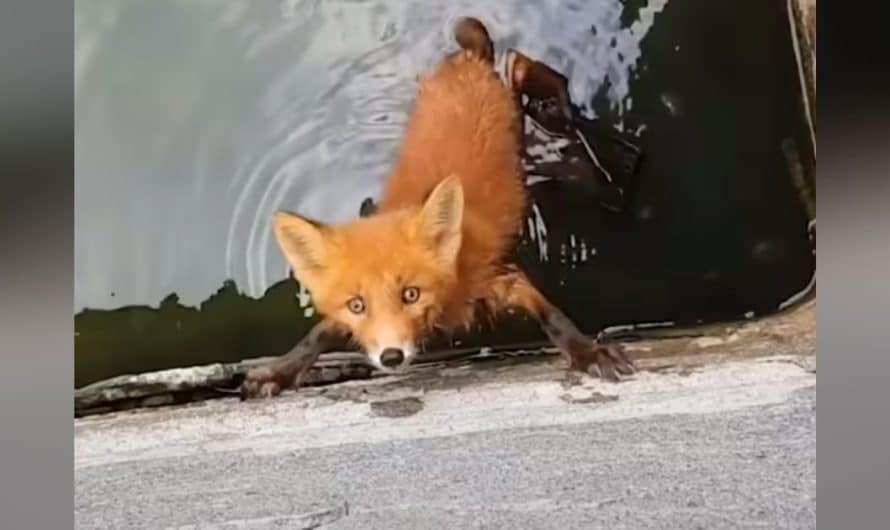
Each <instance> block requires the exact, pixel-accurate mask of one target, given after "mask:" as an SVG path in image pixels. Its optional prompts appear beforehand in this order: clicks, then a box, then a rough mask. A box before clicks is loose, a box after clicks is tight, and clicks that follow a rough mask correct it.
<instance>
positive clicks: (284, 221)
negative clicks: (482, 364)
mask: <svg viewBox="0 0 890 530" xmlns="http://www.w3.org/2000/svg"><path fill="white" fill-rule="evenodd" d="M482 31H484V29H483V30H482ZM458 36H459V37H460V34H459V35H458ZM485 38H486V39H487V34H485ZM490 59H491V58H490V57H486V56H485V54H480V53H474V52H473V51H472V50H469V49H464V50H461V51H460V52H458V53H455V54H453V55H450V56H448V57H446V58H445V59H444V60H443V61H442V62H440V63H439V64H438V66H437V67H436V68H435V69H434V70H433V72H431V73H430V74H429V75H428V76H426V77H423V78H422V79H420V81H419V83H420V86H419V91H418V97H417V100H416V102H415V105H414V108H413V110H412V113H411V116H410V118H409V120H408V123H407V126H406V130H405V134H404V138H403V143H402V147H401V150H400V153H399V156H398V159H397V161H396V163H395V165H394V167H393V169H392V172H391V173H390V175H389V178H388V179H387V182H386V186H385V189H384V193H383V197H382V199H381V201H380V205H379V208H378V211H377V213H376V214H375V215H373V216H371V217H367V218H360V219H356V220H354V221H351V222H348V223H345V224H342V225H338V226H330V225H324V224H322V223H319V222H317V221H313V220H310V219H306V218H305V217H301V216H298V215H295V214H290V213H279V214H277V216H276V217H275V219H274V222H273V228H274V231H275V235H276V238H277V240H278V242H279V245H280V246H281V249H282V251H283V253H284V255H285V257H286V258H287V260H288V262H289V263H290V264H291V266H292V268H293V271H294V276H295V277H296V278H297V280H299V281H300V283H302V284H303V285H304V286H305V287H306V288H307V289H308V290H309V291H310V292H311V294H312V299H313V302H314V304H315V306H316V308H317V309H318V311H319V312H320V313H321V314H323V315H325V316H326V317H327V318H330V319H333V320H335V321H337V322H339V323H340V324H342V325H344V326H346V327H348V328H349V329H350V330H351V331H352V335H353V337H354V339H355V340H356V341H357V342H359V343H360V344H361V345H362V346H364V348H365V350H366V352H367V354H368V356H369V358H370V360H371V361H372V362H373V363H374V364H375V365H377V367H378V368H381V369H384V370H386V369H388V368H392V367H395V366H401V365H402V364H407V363H408V362H410V360H411V358H413V357H414V355H415V354H416V351H417V348H418V345H419V343H421V342H422V341H423V339H424V337H425V336H426V335H427V333H429V332H430V331H431V330H432V329H433V328H444V329H451V328H454V327H457V326H461V325H468V324H470V323H471V322H472V319H473V315H474V311H473V309H474V305H475V302H476V300H477V299H478V298H481V297H483V294H482V293H483V292H484V289H485V287H486V284H487V282H488V281H489V280H490V279H491V278H493V277H494V276H496V275H497V274H498V273H499V272H500V271H501V269H502V268H503V260H504V257H505V256H506V254H507V252H509V250H510V249H511V248H512V245H514V244H515V239H516V237H517V235H518V233H519V230H520V227H521V222H522V218H523V213H524V209H525V204H526V195H525V186H524V179H523V173H522V165H521V161H520V146H521V143H520V141H521V138H520V131H521V128H520V121H519V120H520V119H521V115H520V112H519V109H518V107H517V105H516V101H515V99H514V96H513V93H512V92H511V91H510V89H509V88H508V87H507V86H506V85H505V84H504V83H503V82H502V81H501V80H500V78H499V77H498V75H497V73H496V72H495V71H494V69H493V67H492V64H491V62H490ZM397 353H400V354H401V355H397Z"/></svg>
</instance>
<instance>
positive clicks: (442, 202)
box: [272, 177, 464, 371]
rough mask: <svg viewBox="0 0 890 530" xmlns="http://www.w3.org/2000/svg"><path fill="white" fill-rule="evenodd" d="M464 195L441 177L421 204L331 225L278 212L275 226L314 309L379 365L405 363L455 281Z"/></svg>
mask: <svg viewBox="0 0 890 530" xmlns="http://www.w3.org/2000/svg"><path fill="white" fill-rule="evenodd" d="M463 206H464V198H463V189H462V187H461V185H460V181H459V180H458V179H457V178H456V177H449V178H446V179H444V180H443V181H441V182H440V183H439V184H438V185H437V186H436V188H435V189H434V190H433V191H432V193H431V194H430V195H429V197H428V198H427V200H426V201H425V202H424V204H423V205H421V206H419V207H415V208H405V209H402V210H395V211H389V212H384V213H380V214H378V215H374V216H371V217H367V218H362V219H358V220H355V221H352V222H350V223H346V224H343V225H338V226H331V225H326V224H322V223H319V222H317V221H313V220H310V219H307V218H305V217H301V216H299V215H296V214H292V213H286V212H279V213H278V214H276V216H275V218H274V220H273V222H272V225H273V230H274V233H275V237H276V239H277V240H278V244H279V246H280V247H281V250H282V252H283V253H284V256H285V258H286V259H287V261H288V262H289V263H290V265H291V267H292V269H293V274H294V277H295V278H296V279H297V281H299V282H300V283H301V284H302V285H303V286H304V287H305V288H306V289H307V290H308V291H309V292H310V293H311V295H312V300H313V303H314V305H315V308H316V309H317V310H318V312H319V313H321V314H322V315H324V316H325V317H327V318H330V319H333V320H336V321H338V322H339V323H341V324H343V325H345V326H346V327H348V328H349V329H350V330H351V331H352V336H353V339H354V340H355V341H357V342H358V343H359V344H360V345H361V346H363V347H364V350H365V352H366V354H367V355H368V358H369V360H370V361H371V363H373V364H374V365H375V366H376V367H378V368H380V369H381V370H383V371H394V370H397V369H399V368H402V367H404V366H406V365H407V364H409V363H410V362H411V360H412V359H413V358H414V356H415V355H416V353H417V350H418V343H419V342H420V341H421V340H422V339H423V336H424V335H425V334H426V332H427V331H428V330H429V329H430V328H431V327H432V326H433V324H434V322H435V321H436V319H437V318H438V317H439V316H440V314H441V312H442V309H443V307H444V306H445V304H447V302H448V297H449V295H450V293H451V292H453V290H454V286H455V284H456V281H457V257H458V253H459V251H460V247H461V235H462V225H463V210H464V208H463Z"/></svg>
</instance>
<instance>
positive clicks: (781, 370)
mask: <svg viewBox="0 0 890 530" xmlns="http://www.w3.org/2000/svg"><path fill="white" fill-rule="evenodd" d="M814 362H815V358H814V355H813V351H812V350H810V351H808V352H804V353H803V354H793V355H782V356H773V357H755V358H743V359H734V360H726V359H724V360H711V361H708V362H702V363H700V364H698V365H693V364H688V363H685V362H678V363H676V364H673V365H671V364H666V365H665V364H664V363H662V368H660V369H658V370H657V371H643V372H641V373H639V374H637V375H636V376H635V377H634V378H633V379H632V380H630V381H626V382H623V383H620V384H609V383H604V382H601V381H598V380H593V379H589V378H586V377H585V378H582V377H567V376H566V374H565V372H564V371H563V370H561V369H560V366H561V365H560V364H559V361H558V359H553V360H551V361H546V362H543V361H541V360H538V361H535V362H525V363H518V364H517V363H516V362H515V361H512V362H511V361H504V362H491V363H482V364H481V365H477V366H467V365H459V366H456V367H450V368H447V367H446V368H441V367H440V368H438V369H436V370H435V372H432V371H429V372H427V373H426V376H424V373H423V371H420V372H419V374H418V373H415V374H409V375H406V376H399V377H391V378H378V379H374V380H370V381H357V382H350V383H343V384H339V385H334V386H332V387H327V388H311V389H303V390H301V391H300V392H298V393H287V394H284V395H282V396H281V397H279V398H278V399H274V400H269V401H261V402H250V403H240V402H238V401H237V400H235V399H225V400H218V401H210V402H204V403H196V404H191V405H188V406H184V407H176V408H168V409H154V410H143V411H134V412H129V413H116V414H112V415H106V416H94V417H89V418H84V419H81V420H77V421H76V423H75V433H76V434H75V436H76V442H75V443H76V446H75V447H76V449H75V480H76V490H75V513H76V521H77V527H78V528H152V529H156V528H296V529H299V528H320V527H323V528H331V529H347V528H361V529H377V528H379V529H401V528H406V529H407V528H449V529H457V528H461V529H462V528H560V529H564V528H610V529H622V528H665V529H674V528H707V529H714V528H815V503H816V501H815V494H816V475H815V465H816V439H815V384H816V376H815V373H814V369H813V366H814Z"/></svg>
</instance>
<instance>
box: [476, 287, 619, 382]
mask: <svg viewBox="0 0 890 530" xmlns="http://www.w3.org/2000/svg"><path fill="white" fill-rule="evenodd" d="M490 285H491V287H490V289H491V292H490V295H489V296H490V297H489V300H488V302H489V304H490V307H495V308H499V309H500V310H504V309H508V308H515V309H521V310H523V311H526V312H528V313H529V315H531V316H532V317H533V318H534V319H535V320H537V321H538V323H539V324H540V326H541V329H542V330H543V331H544V332H545V333H546V334H547V337H548V338H549V339H550V340H551V341H552V342H553V344H554V345H555V346H556V347H557V348H559V350H560V351H561V352H562V353H563V354H564V355H565V356H567V357H568V358H569V367H570V368H571V369H573V370H578V371H581V372H586V373H588V374H590V375H592V376H595V377H602V378H603V379H606V380H609V381H618V380H619V379H620V376H621V375H630V374H632V373H633V372H635V371H636V368H635V366H634V364H633V362H632V361H631V360H630V359H629V358H628V357H627V355H625V353H624V351H623V350H622V348H621V347H620V346H619V345H607V344H601V343H598V342H597V341H596V340H595V339H592V338H590V337H588V336H586V335H585V334H584V333H582V332H581V331H580V330H579V329H578V328H577V326H575V324H574V323H573V322H572V321H571V319H569V318H568V317H567V316H566V315H565V314H564V313H563V312H562V311H560V310H559V308H558V307H556V306H554V305H553V304H552V303H551V302H550V301H549V300H547V298H546V297H545V296H544V295H543V294H541V292H540V291H539V290H538V289H537V288H536V287H535V286H534V285H532V283H531V282H530V281H529V279H528V277H527V276H526V275H525V273H523V272H521V271H518V270H512V271H510V272H507V273H505V274H503V275H501V276H498V277H497V278H495V280H494V281H493V282H492V283H491V284H490Z"/></svg>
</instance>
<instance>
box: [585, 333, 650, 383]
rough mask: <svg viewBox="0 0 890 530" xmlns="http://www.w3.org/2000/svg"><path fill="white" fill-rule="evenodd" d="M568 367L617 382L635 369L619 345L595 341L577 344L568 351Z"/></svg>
mask: <svg viewBox="0 0 890 530" xmlns="http://www.w3.org/2000/svg"><path fill="white" fill-rule="evenodd" d="M569 358H570V360H571V361H570V363H571V364H570V368H571V369H572V370H577V371H579V372H584V373H586V374H588V375H590V376H592V377H598V378H600V379H603V380H605V381H612V382H618V381H620V380H621V376H628V375H632V374H633V373H634V372H636V371H637V368H636V366H635V365H634V363H633V361H631V360H630V358H629V357H628V356H627V355H626V354H625V353H624V349H623V348H622V347H621V346H619V345H604V344H600V343H597V342H595V341H593V342H591V343H589V344H584V345H581V344H578V345H576V346H574V347H573V348H571V351H569Z"/></svg>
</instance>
